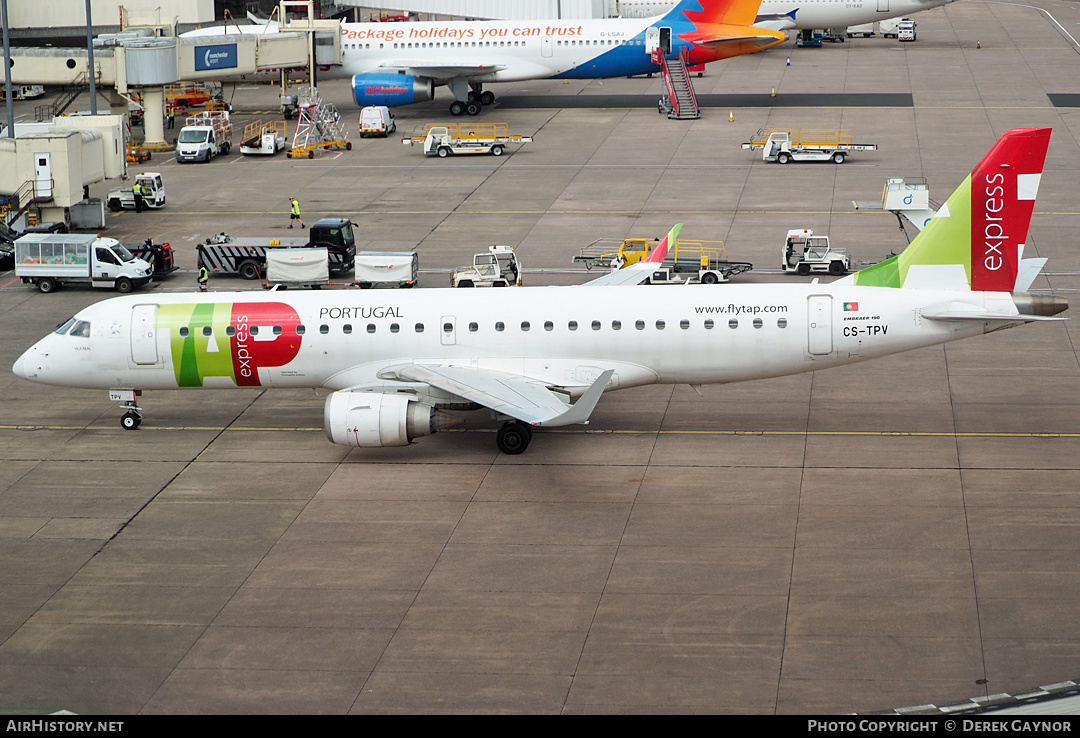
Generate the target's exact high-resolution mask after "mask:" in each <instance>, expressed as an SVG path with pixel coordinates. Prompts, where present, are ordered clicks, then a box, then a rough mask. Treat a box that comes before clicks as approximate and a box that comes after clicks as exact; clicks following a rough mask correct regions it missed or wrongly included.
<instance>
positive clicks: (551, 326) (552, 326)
mask: <svg viewBox="0 0 1080 738" xmlns="http://www.w3.org/2000/svg"><path fill="white" fill-rule="evenodd" d="M544 330H545V331H553V330H555V324H554V323H552V322H551V321H550V320H546V321H544Z"/></svg>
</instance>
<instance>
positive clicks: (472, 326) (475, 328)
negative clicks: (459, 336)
mask: <svg viewBox="0 0 1080 738" xmlns="http://www.w3.org/2000/svg"><path fill="white" fill-rule="evenodd" d="M478 330H480V326H479V325H477V324H476V323H469V333H476V332H477V331H478Z"/></svg>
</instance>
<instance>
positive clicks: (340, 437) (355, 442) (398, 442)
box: [323, 390, 462, 448]
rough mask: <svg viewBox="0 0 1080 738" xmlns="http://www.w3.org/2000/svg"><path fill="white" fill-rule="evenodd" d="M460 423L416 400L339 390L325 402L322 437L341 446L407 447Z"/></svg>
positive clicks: (400, 395) (398, 396)
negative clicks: (424, 437) (414, 440)
mask: <svg viewBox="0 0 1080 738" xmlns="http://www.w3.org/2000/svg"><path fill="white" fill-rule="evenodd" d="M460 422H462V420H461V419H460V418H457V417H455V416H452V415H447V414H446V413H444V412H442V411H441V410H436V409H435V408H434V407H432V406H431V405H428V404H426V403H423V402H420V401H419V400H418V399H417V398H416V397H414V396H412V395H405V394H389V393H384V392H351V391H349V390H341V391H339V392H334V393H333V394H331V395H330V396H329V397H327V398H326V405H325V407H324V408H323V427H324V428H325V430H326V437H327V438H329V439H330V440H331V441H332V442H333V443H338V444H341V445H342V446H357V447H359V448H381V447H383V446H408V445H409V444H410V443H412V441H413V439H414V438H419V437H420V436H429V435H431V434H432V433H434V432H435V431H437V430H442V429H444V428H448V427H450V426H452V425H457V424H458V423H460Z"/></svg>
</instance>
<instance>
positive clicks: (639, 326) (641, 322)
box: [634, 320, 645, 331]
mask: <svg viewBox="0 0 1080 738" xmlns="http://www.w3.org/2000/svg"><path fill="white" fill-rule="evenodd" d="M634 327H635V328H637V329H638V330H639V331H643V330H645V321H644V320H639V321H637V322H636V323H634Z"/></svg>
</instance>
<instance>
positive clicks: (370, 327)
mask: <svg viewBox="0 0 1080 738" xmlns="http://www.w3.org/2000/svg"><path fill="white" fill-rule="evenodd" d="M367 332H368V333H374V332H375V324H374V323H368V324H367Z"/></svg>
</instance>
